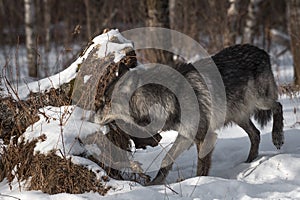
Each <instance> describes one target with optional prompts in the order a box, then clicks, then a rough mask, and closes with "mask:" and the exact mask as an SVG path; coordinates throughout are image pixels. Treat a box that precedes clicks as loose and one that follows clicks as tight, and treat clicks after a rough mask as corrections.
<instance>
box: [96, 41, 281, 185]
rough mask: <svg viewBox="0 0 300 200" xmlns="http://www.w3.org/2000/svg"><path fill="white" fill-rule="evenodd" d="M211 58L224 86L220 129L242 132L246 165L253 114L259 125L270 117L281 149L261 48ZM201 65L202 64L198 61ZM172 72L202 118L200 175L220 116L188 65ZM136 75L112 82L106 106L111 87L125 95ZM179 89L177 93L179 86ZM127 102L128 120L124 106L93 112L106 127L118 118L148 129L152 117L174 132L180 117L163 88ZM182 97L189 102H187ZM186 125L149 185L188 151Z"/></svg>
mask: <svg viewBox="0 0 300 200" xmlns="http://www.w3.org/2000/svg"><path fill="white" fill-rule="evenodd" d="M211 58H212V60H213V61H214V63H215V65H216V66H217V68H218V70H219V72H220V74H221V77H222V80H223V83H224V86H225V93H226V101H227V104H226V110H225V112H226V113H225V122H224V123H223V124H222V126H226V125H228V124H231V123H235V124H237V125H239V126H240V127H241V128H243V129H244V130H245V132H246V133H247V134H248V136H249V138H250V142H251V147H250V151H249V154H248V158H247V160H246V162H251V161H253V160H254V159H255V158H257V156H258V149H259V143H260V131H259V130H258V129H257V128H256V127H255V126H254V124H253V123H252V121H251V117H252V116H253V117H254V119H255V120H257V122H258V123H259V124H260V125H261V126H265V125H266V124H267V122H269V121H270V120H271V117H272V116H273V130H272V140H273V144H274V145H275V146H276V148H278V149H280V147H281V146H282V144H283V143H284V135H283V115H282V105H281V104H280V103H279V102H278V101H277V99H278V94H277V86H276V83H275V80H274V76H273V73H272V70H271V64H270V57H269V55H268V54H267V53H266V52H265V51H264V50H262V49H259V48H257V47H255V46H252V45H249V44H245V45H235V46H231V47H228V48H225V49H223V50H222V51H220V52H219V53H217V54H215V55H214V56H212V57H211ZM200 62H202V61H201V60H200ZM174 69H176V70H177V71H178V72H179V73H180V74H182V75H183V76H184V77H185V79H186V80H187V81H188V82H189V84H190V85H191V87H192V88H193V90H194V93H195V95H196V98H197V101H198V104H199V112H200V116H201V117H200V120H199V123H198V130H197V134H196V136H195V138H194V143H195V144H196V146H197V151H198V164H197V175H198V176H201V175H204V176H205V175H208V172H209V168H210V165H211V155H212V151H213V148H211V150H210V151H209V152H206V153H205V154H203V152H204V150H203V149H204V148H207V147H208V146H211V145H214V144H215V140H216V135H215V134H214V131H215V130H216V129H218V128H220V126H218V125H215V124H216V122H217V121H218V120H219V119H218V118H219V116H218V114H217V113H214V114H212V102H211V96H210V93H209V91H208V88H207V86H206V84H205V81H204V79H203V77H202V75H201V74H199V73H198V72H197V70H196V69H195V68H194V67H193V65H192V64H187V63H181V64H179V65H176V66H174ZM138 71H139V70H136V72H133V75H131V76H129V78H127V80H126V83H122V84H121V86H120V85H118V84H115V83H114V84H112V85H111V86H110V88H109V89H108V91H107V93H106V96H105V98H106V102H107V101H108V100H107V99H109V100H110V99H111V95H112V91H113V90H114V89H116V88H115V87H123V89H122V90H123V92H124V94H128V93H130V92H129V91H131V90H132V89H133V88H135V86H136V85H137V82H139V81H140V80H139V72H138ZM170 81H174V84H176V80H172V77H170ZM124 88H125V89H124ZM178 88H179V90H180V86H178ZM131 92H132V91H131ZM129 99H130V101H129V109H130V111H129V118H130V120H128V118H124V116H123V115H122V114H120V113H122V112H123V110H124V109H125V106H124V105H125V104H124V103H123V104H122V102H120V103H119V104H117V105H115V111H117V112H115V111H114V112H112V109H111V104H110V103H105V100H103V105H102V106H100V109H99V110H98V111H97V117H98V118H99V120H100V123H101V124H107V123H109V122H111V121H114V120H121V121H123V122H124V123H125V124H126V123H133V122H134V123H135V124H137V125H138V126H147V125H148V124H150V123H151V120H152V119H156V120H158V121H159V120H162V123H163V126H162V128H161V130H162V131H166V130H178V128H179V124H180V119H181V118H180V115H181V110H180V104H179V102H178V99H177V97H176V96H175V94H174V93H173V92H171V91H170V90H169V89H167V88H166V87H164V86H161V85H158V84H151V83H150V84H146V85H144V86H142V87H139V88H138V89H136V90H135V91H134V92H133V95H132V96H131V97H130V98H129ZM186 99H187V101H189V99H188V98H186ZM156 104H158V105H160V106H162V107H163V110H164V112H160V111H157V112H156V110H155V109H154V110H153V105H156ZM151 109H152V111H151ZM153 115H154V117H153ZM185 127H186V129H184V131H183V132H185V131H186V132H187V133H180V132H179V134H178V137H177V138H176V140H175V142H174V144H173V146H172V147H171V149H170V150H169V151H168V153H167V155H166V156H165V158H164V159H163V161H162V164H161V168H160V169H159V171H158V174H157V175H156V177H155V178H154V179H153V180H152V181H151V183H150V184H160V183H162V182H163V181H164V180H165V178H166V176H167V174H168V171H169V170H170V169H171V168H172V164H173V163H174V160H175V159H176V158H177V157H178V156H179V155H180V154H181V153H182V152H183V151H184V150H186V149H188V148H189V147H190V143H189V141H188V139H187V138H186V134H188V132H189V131H192V130H191V126H190V125H189V124H186V126H185ZM153 131H155V132H153V133H151V134H152V135H155V134H156V133H157V131H158V130H153ZM166 163H167V164H166Z"/></svg>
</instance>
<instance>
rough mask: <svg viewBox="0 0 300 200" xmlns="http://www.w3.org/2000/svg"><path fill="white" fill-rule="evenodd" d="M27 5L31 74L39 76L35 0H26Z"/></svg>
mask: <svg viewBox="0 0 300 200" xmlns="http://www.w3.org/2000/svg"><path fill="white" fill-rule="evenodd" d="M24 6H25V33H26V50H27V63H28V69H29V76H31V77H37V76H38V71H37V62H36V61H37V59H36V52H35V50H34V49H35V47H34V1H33V0H24Z"/></svg>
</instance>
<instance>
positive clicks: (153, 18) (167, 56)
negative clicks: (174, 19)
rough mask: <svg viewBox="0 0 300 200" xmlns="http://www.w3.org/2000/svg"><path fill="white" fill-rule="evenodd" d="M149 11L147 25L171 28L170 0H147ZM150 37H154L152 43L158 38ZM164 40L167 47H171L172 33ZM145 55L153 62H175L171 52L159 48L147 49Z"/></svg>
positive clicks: (165, 36)
mask: <svg viewBox="0 0 300 200" xmlns="http://www.w3.org/2000/svg"><path fill="white" fill-rule="evenodd" d="M147 13H148V17H147V21H146V24H147V26H149V27H163V28H170V18H169V0H147ZM157 38H162V37H161V36H160V37H159V36H158V37H157ZM148 39H152V43H153V42H155V41H154V40H156V38H148ZM163 40H164V41H162V42H164V44H165V47H166V48H169V47H171V45H172V40H171V35H164V36H163ZM145 57H146V60H148V61H149V62H151V63H162V64H171V63H172V62H173V55H172V54H171V53H169V52H166V51H163V50H158V49H148V50H145Z"/></svg>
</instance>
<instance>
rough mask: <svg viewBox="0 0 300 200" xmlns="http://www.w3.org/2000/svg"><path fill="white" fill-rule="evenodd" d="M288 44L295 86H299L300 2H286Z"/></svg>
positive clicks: (291, 0) (289, 0) (292, 0)
mask: <svg viewBox="0 0 300 200" xmlns="http://www.w3.org/2000/svg"><path fill="white" fill-rule="evenodd" d="M286 2H287V13H288V17H287V20H288V25H289V34H290V38H291V39H290V44H291V50H292V54H293V61H294V74H295V75H294V76H295V82H294V83H295V85H300V1H299V0H287V1H286Z"/></svg>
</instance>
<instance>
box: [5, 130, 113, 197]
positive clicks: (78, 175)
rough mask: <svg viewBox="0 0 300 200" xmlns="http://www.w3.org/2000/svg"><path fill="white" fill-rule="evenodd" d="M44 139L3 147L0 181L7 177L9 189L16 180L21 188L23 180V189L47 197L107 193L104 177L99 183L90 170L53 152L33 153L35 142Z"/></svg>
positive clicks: (42, 137)
mask: <svg viewBox="0 0 300 200" xmlns="http://www.w3.org/2000/svg"><path fill="white" fill-rule="evenodd" d="M45 139H46V138H45V136H44V135H43V136H41V137H39V138H37V139H35V140H33V141H31V142H25V141H24V139H21V141H20V142H19V143H18V144H9V145H8V146H6V147H3V152H2V154H1V160H2V161H1V164H0V168H2V169H1V171H2V173H1V176H0V180H1V181H2V180H3V179H4V178H6V179H7V180H8V182H9V185H10V187H11V183H12V182H13V181H14V180H17V181H18V183H19V187H20V189H21V182H23V181H25V188H26V189H28V190H41V191H43V192H45V193H48V194H57V193H72V194H79V193H84V192H89V191H94V192H98V193H99V194H101V195H104V194H106V192H107V191H108V190H109V189H110V187H108V186H105V185H104V184H103V183H104V182H105V181H104V180H106V178H103V180H98V179H97V177H96V175H95V174H94V173H93V172H92V171H90V170H88V169H87V168H85V167H83V166H79V165H75V164H73V163H72V162H71V159H66V158H61V157H59V156H57V155H56V153H55V151H52V152H49V153H48V154H47V155H44V154H39V153H36V154H34V148H35V145H36V143H37V142H38V141H43V140H45Z"/></svg>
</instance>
